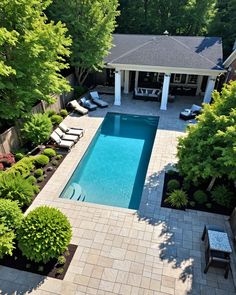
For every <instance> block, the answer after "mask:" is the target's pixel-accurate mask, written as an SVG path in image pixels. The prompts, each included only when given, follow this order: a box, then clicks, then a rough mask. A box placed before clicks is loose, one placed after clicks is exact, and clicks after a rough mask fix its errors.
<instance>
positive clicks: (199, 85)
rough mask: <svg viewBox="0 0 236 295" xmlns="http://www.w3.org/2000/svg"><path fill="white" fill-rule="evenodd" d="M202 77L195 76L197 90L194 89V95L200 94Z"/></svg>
mask: <svg viewBox="0 0 236 295" xmlns="http://www.w3.org/2000/svg"><path fill="white" fill-rule="evenodd" d="M202 78H203V76H200V75H199V76H198V77H197V91H196V95H200V94H201V91H202V89H201V86H202Z"/></svg>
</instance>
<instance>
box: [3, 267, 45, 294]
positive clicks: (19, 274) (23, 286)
mask: <svg viewBox="0 0 236 295" xmlns="http://www.w3.org/2000/svg"><path fill="white" fill-rule="evenodd" d="M0 272H1V277H0V294H2V295H8V294H9V295H10V294H16V295H20V294H26V293H27V294H28V293H31V292H33V291H34V290H36V289H37V288H39V287H40V286H41V285H42V284H43V283H44V281H45V277H43V276H40V275H37V274H34V273H30V272H24V271H20V270H17V269H13V268H8V267H2V266H0Z"/></svg>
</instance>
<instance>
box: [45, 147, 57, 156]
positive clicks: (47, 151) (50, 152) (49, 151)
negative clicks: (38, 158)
mask: <svg viewBox="0 0 236 295" xmlns="http://www.w3.org/2000/svg"><path fill="white" fill-rule="evenodd" d="M43 154H44V155H45V156H47V157H49V158H52V157H55V156H56V154H57V153H56V151H55V150H54V149H51V148H47V149H45V150H44V151H43Z"/></svg>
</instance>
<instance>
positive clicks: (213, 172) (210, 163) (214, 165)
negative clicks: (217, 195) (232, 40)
mask: <svg viewBox="0 0 236 295" xmlns="http://www.w3.org/2000/svg"><path fill="white" fill-rule="evenodd" d="M213 99H214V103H213V104H212V105H205V106H204V111H203V114H202V115H200V116H199V122H198V123H197V124H196V125H194V126H191V127H190V128H189V130H188V134H187V136H186V137H184V138H181V139H180V140H179V144H178V158H179V162H178V167H179V170H180V172H181V174H183V175H184V176H185V177H186V178H187V179H189V180H192V181H194V182H199V181H201V179H210V178H211V182H210V183H209V187H208V188H209V190H210V189H211V188H212V186H213V185H214V182H215V180H216V178H218V177H223V176H226V177H228V178H229V179H232V180H234V181H235V180H236V82H232V83H231V84H229V85H225V86H224V88H223V90H222V92H221V94H220V93H219V92H217V91H216V92H215V93H214V94H213Z"/></svg>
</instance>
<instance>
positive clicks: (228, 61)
mask: <svg viewBox="0 0 236 295" xmlns="http://www.w3.org/2000/svg"><path fill="white" fill-rule="evenodd" d="M235 59H236V50H234V51H233V52H232V53H231V54H230V55H229V56H228V58H227V59H226V60H225V61H224V63H223V65H224V67H226V68H228V67H229V66H230V65H231V64H232V62H233V61H234V60H235Z"/></svg>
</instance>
